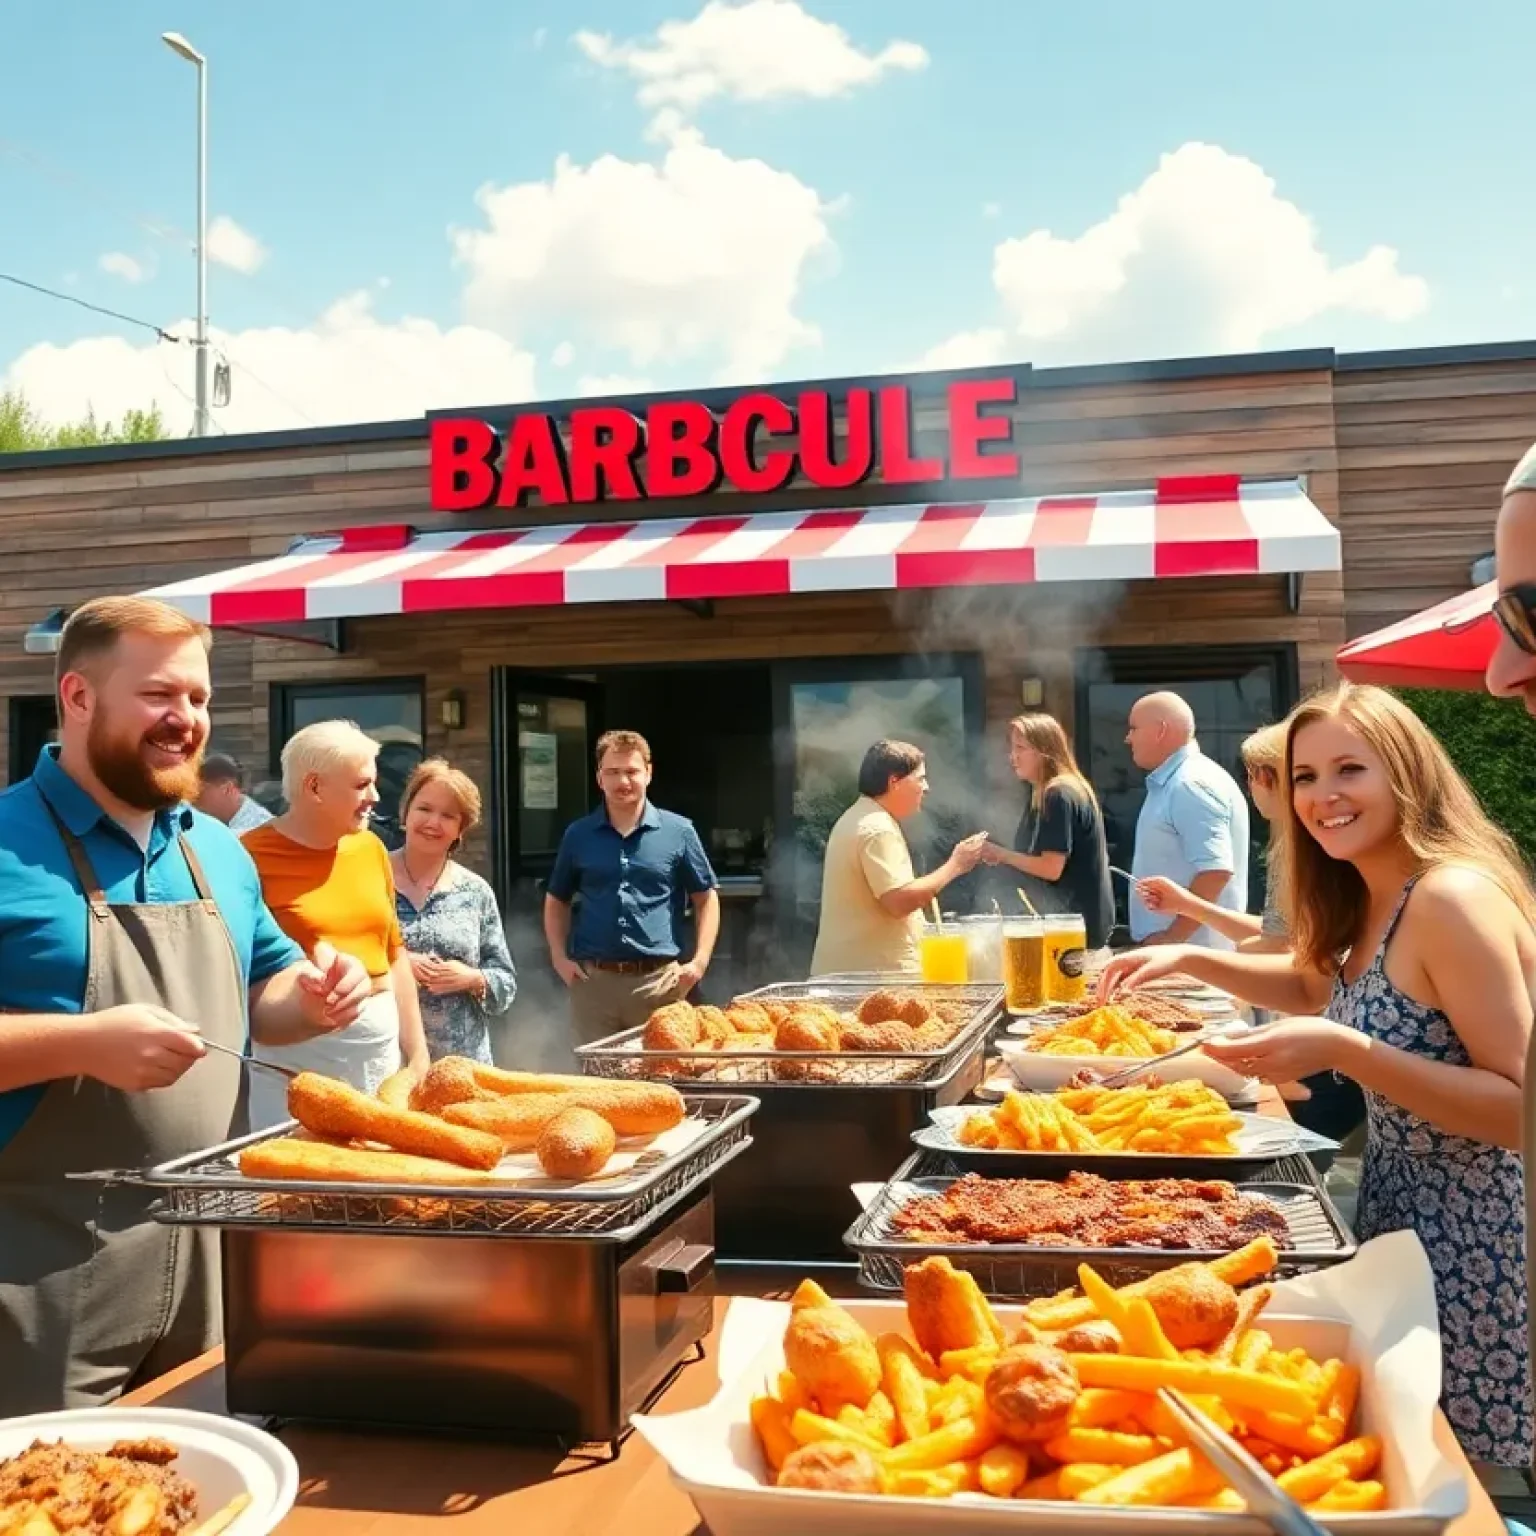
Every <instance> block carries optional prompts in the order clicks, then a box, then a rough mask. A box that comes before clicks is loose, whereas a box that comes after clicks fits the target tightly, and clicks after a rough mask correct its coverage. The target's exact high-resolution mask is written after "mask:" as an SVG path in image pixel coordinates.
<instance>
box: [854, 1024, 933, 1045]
mask: <svg viewBox="0 0 1536 1536" xmlns="http://www.w3.org/2000/svg"><path fill="white" fill-rule="evenodd" d="M842 1038H843V1049H844V1050H845V1051H915V1050H920V1049H922V1047H921V1046H919V1044H918V1035H917V1031H916V1030H915V1029H913V1028H912V1026H911V1025H910V1024H898V1023H897V1022H896V1021H895V1020H894V1019H890V1020H888V1021H887V1022H886V1023H884V1024H862V1023H855V1024H845V1025H843V1036H842Z"/></svg>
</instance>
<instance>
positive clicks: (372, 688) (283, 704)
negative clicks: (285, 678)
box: [267, 674, 427, 777]
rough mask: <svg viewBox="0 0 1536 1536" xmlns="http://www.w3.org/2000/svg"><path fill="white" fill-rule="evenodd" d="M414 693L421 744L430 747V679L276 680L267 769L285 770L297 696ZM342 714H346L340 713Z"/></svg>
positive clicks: (271, 698) (269, 715)
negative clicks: (417, 704)
mask: <svg viewBox="0 0 1536 1536" xmlns="http://www.w3.org/2000/svg"><path fill="white" fill-rule="evenodd" d="M403 693H414V694H415V695H416V697H417V699H418V700H420V703H421V746H422V751H423V753H425V752H426V750H427V680H426V677H425V676H424V675H421V674H418V675H417V676H414V677H360V678H358V679H356V680H355V681H352V682H347V681H337V682H323V683H299V682H288V683H273V684H272V685H271V689H270V692H269V696H268V697H269V708H268V711H267V735H268V750H267V769H268V772H269V773H271V774H272V775H273V776H274V777H276V776H277V775H278V774H280V773H281V772H282V758H283V744H284V743H285V742H286V741H287V740H288V738H289V737H290V736H292V735H293V730H294V727H293V704H294V700H295V699H299V698H305V699H346V698H357V697H359V696H362V697H366V698H377V697H382V696H383V695H385V694H403ZM341 718H346V717H345V716H341Z"/></svg>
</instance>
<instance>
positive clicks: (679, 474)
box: [431, 378, 1019, 512]
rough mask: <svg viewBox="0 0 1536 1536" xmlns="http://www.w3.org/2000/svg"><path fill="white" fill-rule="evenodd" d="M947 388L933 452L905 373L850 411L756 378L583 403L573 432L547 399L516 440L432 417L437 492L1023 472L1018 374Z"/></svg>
mask: <svg viewBox="0 0 1536 1536" xmlns="http://www.w3.org/2000/svg"><path fill="white" fill-rule="evenodd" d="M941 398H942V400H943V418H942V420H943V425H942V429H941V428H940V426H939V424H938V423H936V422H934V421H933V420H932V416H933V415H936V414H937V406H938V401H937V400H936V399H935V397H933V396H931V395H929V396H925V397H924V399H925V401H926V402H927V403H928V409H929V412H930V418H929V423H928V425H926V426H925V428H924V430H925V433H927V434H928V436H929V437H930V438H932V439H933V440H934V448H935V450H937V449H938V448H939V447H940V446H943V447H945V448H946V449H947V452H942V453H941V452H938V451H934V452H930V453H925V454H919V453H918V451H917V442H916V432H915V428H914V423H913V416H914V410H913V407H914V394H913V389H912V387H911V386H909V385H906V384H883V385H880V386H879V387H878V388H876V389H868V388H863V387H859V388H852V389H849V390H848V391H847V394H846V396H845V397H844V399H843V400H842V401H841V411H839V410H838V408H837V407H838V402H835V401H834V399H833V397H832V395H831V394H830V392H828V391H827V390H824V389H806V390H802V391H801V392H800V393H799V395H798V396H797V397H796V398H795V399H794V400H793V401H790V400H788V399H786V398H784V397H782V396H780V395H775V394H770V393H769V392H768V391H766V390H755V391H752V392H749V393H747V394H743V395H739V396H738V397H737V398H736V399H734V400H732V401H731V402H730V403H729V405H727V406H725V407H724V408H723V409H722V410H719V411H716V410H714V409H712V408H711V407H710V406H707V405H705V404H704V403H703V402H702V401H698V400H657V401H655V402H654V403H653V404H652V405H651V406H650V408H649V409H648V410H647V412H646V415H645V420H644V421H641V420H640V418H639V417H638V416H636V415H635V414H634V413H633V412H631V411H628V410H626V409H624V408H623V407H622V406H616V405H589V406H578V407H577V408H576V409H574V410H572V412H571V414H570V422H569V428H568V432H567V435H566V440H565V441H562V439H561V435H560V431H559V429H558V427H557V425H556V423H555V419H554V417H552V416H550V415H549V414H548V413H547V412H541V411H526V412H523V413H522V414H520V415H517V416H514V417H513V418H512V420H511V421H510V422H509V423H508V424H507V427H506V432H505V443H503V441H502V438H501V436H499V435H498V433H497V431H496V429H495V428H494V427H492V426H491V425H489V424H488V423H486V422H483V421H478V420H474V419H471V418H468V417H458V418H442V419H438V420H434V421H433V422H432V428H431V442H432V469H431V484H432V505H433V507H434V508H435V509H436V510H437V511H440V512H469V511H477V510H479V509H480V508H482V507H489V506H498V507H520V506H523V505H524V504H525V503H526V502H527V501H528V500H529V499H530V498H534V497H536V498H537V499H538V501H539V503H540V504H541V505H543V506H548V507H557V506H563V505H565V504H567V503H571V502H574V503H576V504H577V505H578V506H579V505H584V504H590V503H592V502H597V501H604V500H609V499H612V500H615V501H637V500H640V499H642V498H644V497H651V498H654V499H657V500H668V501H673V500H684V499H687V498H690V497H699V496H708V495H710V494H711V493H712V492H713V491H715V490H716V489H717V488H719V487H720V486H721V485H725V486H728V487H729V488H730V489H731V490H733V491H738V492H740V493H742V494H744V495H749V496H765V495H773V494H774V493H775V492H778V491H782V490H784V489H786V488H787V487H789V486H790V485H792V484H793V483H794V482H795V481H796V480H799V481H800V482H802V483H803V484H804V485H807V486H810V487H813V488H814V489H816V490H819V491H827V492H844V491H850V490H852V489H853V488H854V487H855V486H857V485H861V484H863V482H864V481H866V480H868V479H869V478H870V477H871V476H878V477H879V478H880V479H881V480H882V481H883V482H884V483H885V484H886V485H898V486H899V485H935V486H936V485H941V484H943V483H944V482H945V481H955V480H967V481H970V480H1011V479H1015V478H1017V476H1018V473H1019V456H1018V454H1017V453H1015V452H1013V451H1012V444H1013V415H1012V412H1011V411H1010V410H1009V407H1010V406H1012V405H1013V403H1014V401H1015V400H1016V398H1017V387H1016V385H1015V383H1014V381H1013V380H1012V379H1010V378H978V379H954V380H952V381H951V382H950V384H949V386H948V389H947V393H946V394H945V395H944V396H943V397H941ZM839 415H841V418H842V421H841V425H842V441H841V442H839V441H838V440H837V439H838V421H837V417H838V416H839ZM941 430H942V436H943V438H944V439H945V442H944V444H942V445H941V444H940V443H939V442H938V438H939V437H940V435H941ZM791 442H794V444H795V446H793V447H791V446H789V445H790V443H791Z"/></svg>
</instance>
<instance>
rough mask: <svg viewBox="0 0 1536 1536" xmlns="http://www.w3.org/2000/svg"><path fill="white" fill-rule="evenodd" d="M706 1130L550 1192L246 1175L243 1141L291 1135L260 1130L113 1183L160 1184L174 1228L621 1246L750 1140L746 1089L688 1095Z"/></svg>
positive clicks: (160, 1211)
mask: <svg viewBox="0 0 1536 1536" xmlns="http://www.w3.org/2000/svg"><path fill="white" fill-rule="evenodd" d="M685 1103H686V1105H687V1111H688V1114H689V1115H691V1116H693V1117H695V1118H697V1119H700V1120H702V1121H704V1122H705V1124H706V1125H707V1127H708V1129H707V1130H706V1131H705V1132H704V1134H703V1135H701V1136H700V1137H699V1138H698V1139H697V1140H695V1141H693V1142H691V1143H690V1144H689V1145H688V1146H686V1147H684V1148H682V1149H680V1150H679V1151H677V1152H675V1153H673V1154H672V1155H670V1156H668V1157H664V1158H662V1159H660V1160H659V1161H658V1162H656V1163H655V1164H653V1165H651V1166H649V1167H645V1168H643V1169H639V1168H637V1169H632V1170H630V1171H629V1173H626V1174H621V1175H619V1176H618V1177H617V1178H615V1179H612V1180H603V1179H594V1180H591V1181H589V1182H588V1183H587V1184H584V1185H577V1186H574V1187H571V1188H561V1189H560V1190H558V1191H546V1190H539V1189H518V1188H508V1189H506V1190H496V1191H484V1190H481V1189H478V1188H473V1189H472V1188H466V1187H464V1186H462V1185H461V1186H451V1185H445V1186H433V1185H424V1184H342V1183H334V1182H329V1181H318V1180H317V1181H314V1182H309V1181H301V1180H293V1179H248V1178H246V1177H245V1176H244V1175H243V1174H242V1173H241V1172H240V1169H239V1166H238V1161H239V1154H240V1152H241V1151H243V1150H244V1149H245V1148H246V1147H249V1146H254V1145H256V1144H257V1143H259V1142H262V1141H267V1140H271V1139H273V1138H274V1137H276V1136H282V1135H284V1134H286V1133H287V1132H288V1130H289V1129H290V1128H291V1127H290V1126H280V1127H277V1128H275V1129H267V1130H263V1131H258V1132H256V1133H254V1134H252V1135H248V1136H242V1137H239V1138H237V1139H236V1140H234V1141H229V1142H225V1143H224V1144H223V1145H222V1146H217V1147H211V1148H209V1149H208V1150H207V1151H204V1152H196V1153H193V1154H192V1155H191V1156H190V1157H183V1158H177V1159H175V1160H174V1161H172V1162H168V1163H162V1164H161V1165H160V1166H158V1167H156V1168H151V1169H147V1170H144V1171H143V1172H140V1173H132V1172H128V1173H123V1174H121V1175H118V1176H117V1181H118V1182H121V1183H124V1184H136V1185H139V1186H142V1187H145V1188H150V1189H157V1190H161V1191H163V1196H162V1198H161V1199H160V1200H159V1201H157V1202H156V1205H155V1207H154V1211H153V1215H154V1217H155V1219H156V1220H157V1221H160V1222H163V1223H165V1224H167V1225H170V1226H213V1227H259V1228H263V1229H266V1228H273V1227H281V1228H293V1229H297V1230H316V1229H327V1230H329V1229H332V1228H337V1227H341V1228H346V1229H348V1230H350V1231H359V1232H396V1233H399V1232H420V1233H432V1234H434V1235H454V1236H469V1237H522V1238H596V1239H600V1240H602V1241H604V1242H610V1243H622V1242H627V1241H629V1240H630V1239H631V1238H633V1237H634V1236H636V1234H637V1233H638V1232H639V1231H640V1230H641V1229H642V1228H643V1227H645V1226H646V1225H648V1224H649V1223H650V1222H652V1221H653V1220H654V1219H655V1218H656V1217H658V1216H659V1215H660V1214H661V1212H662V1211H663V1210H665V1209H668V1208H670V1207H671V1206H672V1205H674V1204H675V1203H676V1202H677V1201H679V1200H680V1199H682V1198H684V1197H685V1196H687V1195H688V1194H689V1193H690V1192H691V1191H692V1190H693V1189H694V1188H695V1186H697V1185H698V1184H699V1183H701V1182H702V1181H704V1180H705V1179H708V1178H710V1177H711V1176H712V1175H714V1174H715V1173H716V1172H718V1171H719V1170H720V1169H722V1168H724V1167H725V1166H726V1165H727V1164H728V1163H730V1162H732V1161H733V1160H734V1159H735V1158H736V1157H738V1156H739V1155H740V1154H741V1153H742V1152H744V1151H745V1150H746V1149H747V1148H748V1147H750V1146H751V1145H752V1138H751V1135H750V1134H749V1130H748V1126H749V1122H750V1120H751V1118H752V1115H753V1114H754V1113H755V1112H756V1110H757V1108H758V1101H757V1100H756V1099H754V1098H748V1097H746V1096H744V1095H733V1096H728V1097H727V1096H702V1097H699V1098H697V1099H689V1100H685Z"/></svg>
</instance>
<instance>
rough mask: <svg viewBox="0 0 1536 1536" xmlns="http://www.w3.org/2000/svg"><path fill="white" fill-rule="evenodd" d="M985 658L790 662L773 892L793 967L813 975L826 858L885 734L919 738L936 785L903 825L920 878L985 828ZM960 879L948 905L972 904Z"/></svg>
mask: <svg viewBox="0 0 1536 1536" xmlns="http://www.w3.org/2000/svg"><path fill="white" fill-rule="evenodd" d="M982 709H983V701H982V688H981V667H980V662H979V660H978V659H977V658H975V657H970V656H935V657H931V658H918V657H889V658H886V657H880V658H867V659H866V658H850V659H845V660H842V661H814V662H804V661H801V662H783V663H780V664H779V665H778V666H777V667H776V668H775V676H774V755H775V764H776V777H777V790H778V792H777V797H776V798H777V814H776V816H775V826H774V840H773V850H772V853H771V856H770V860H769V871H770V873H769V888H770V891H771V893H772V897H773V901H774V909H775V913H776V916H777V920H778V930H779V940H780V944H781V946H782V949H783V954H782V955H781V956H780V960H779V963H780V964H781V965H783V966H785V967H788V970H787V972H786V974H789V975H800V976H803V975H804V974H805V972H806V967H807V966H808V965H809V963H810V956H811V950H812V948H813V947H814V946H815V942H816V927H817V923H818V922H819V920H820V914H821V874H822V858H823V855H824V853H825V850H826V845H827V836H828V834H829V833H830V832H831V830H832V826H833V824H834V823H835V822H836V821H837V818H838V817H839V816H841V815H842V813H843V812H844V811H845V810H847V808H848V807H849V806H850V805H852V804H853V802H854V800H855V799H857V798H858V788H857V784H858V774H859V764H860V763H861V762H862V760H863V757H864V753H865V752H866V751H867V750H868V749H869V748H870V747H871V746H873V745H874V743H875V742H877V741H879V740H880V739H881V738H883V737H884V738H893V739H895V740H898V741H909V742H911V743H912V744H913V745H914V746H916V747H919V748H921V749H922V751H923V752H924V754H925V755H926V757H927V759H928V778H929V781H930V783H931V784H932V786H933V787H932V790H931V792H930V794H929V798H928V803H927V806H926V807H925V809H924V811H923V813H922V815H921V816H919V817H917V818H916V819H915V820H914V821H912V822H910V823H908V824H907V826H906V827H905V828H904V829H903V830H904V831H905V833H906V835H907V842H908V845H909V847H910V848H911V850H912V863H913V867H914V869H915V870H916V872H917V873H919V874H922V873H925V872H926V871H928V870H931V869H933V868H935V867H936V866H937V865H938V864H940V863H942V862H943V860H944V859H945V858H947V857H948V854H949V850H950V849H951V848H952V847H953V846H954V844H955V842H956V840H957V839H958V838H960V837H963V836H965V835H966V834H967V833H969V832H973V831H977V830H979V829H980V826H981V823H980V822H979V821H978V820H977V815H978V807H979V805H980V801H981V795H980V791H979V785H978V781H977V754H976V751H975V748H976V744H977V742H978V741H979V738H980V735H981V732H982V728H983V716H982ZM969 883H970V882H968V881H967V882H960V883H958V884H957V885H956V886H953V887H951V890H950V892H948V893H946V896H945V905H946V907H949V906H951V905H954V904H955V903H959V904H960V905H964V904H965V901H966V899H967V898H966V893H965V891H964V890H963V887H964V886H965V885H968V884H969Z"/></svg>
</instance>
